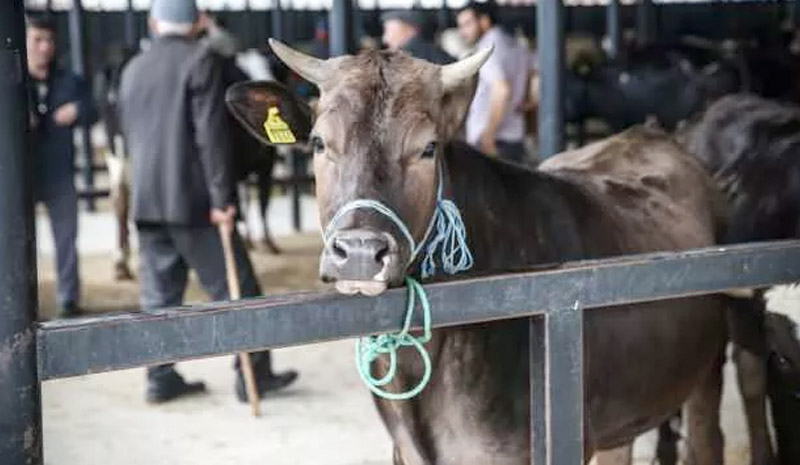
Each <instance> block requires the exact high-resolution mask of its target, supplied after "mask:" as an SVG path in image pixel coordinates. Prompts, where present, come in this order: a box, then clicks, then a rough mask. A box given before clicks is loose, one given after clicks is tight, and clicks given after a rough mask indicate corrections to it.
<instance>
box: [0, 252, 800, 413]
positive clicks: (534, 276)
mask: <svg viewBox="0 0 800 465" xmlns="http://www.w3.org/2000/svg"><path fill="white" fill-rule="evenodd" d="M798 280H800V241H791V242H785V241H784V242H773V243H760V244H747V245H732V246H726V247H725V248H722V249H720V248H719V247H715V248H710V249H705V250H692V251H685V252H679V253H655V254H650V255H637V256H629V257H623V258H617V259H609V260H603V261H583V262H577V263H567V264H563V265H560V266H559V267H556V268H555V269H554V270H541V269H537V270H534V271H528V272H525V273H512V274H507V275H499V276H490V277H483V278H471V279H460V280H457V281H452V282H443V283H435V284H428V285H426V286H425V291H426V293H427V294H428V298H429V300H430V301H431V302H435V303H436V318H435V319H434V327H435V328H446V327H450V326H456V325H457V326H462V325H469V324H475V323H481V322H484V321H497V320H505V319H510V318H527V317H530V316H534V315H543V314H545V313H551V312H552V310H551V311H548V310H546V309H555V311H559V310H558V309H572V307H573V305H574V304H575V302H576V301H578V302H580V304H581V306H582V307H583V308H585V309H595V308H598V307H608V306H612V305H626V304H633V303H638V302H648V301H652V300H663V299H667V298H675V297H684V296H696V295H701V294H714V293H718V292H720V291H723V290H726V289H739V288H753V287H766V286H771V285H774V284H782V283H791V282H796V281H798ZM532 302H535V304H532ZM406 303H407V302H406V291H405V289H395V290H391V291H388V292H386V293H384V294H383V295H381V296H380V297H375V298H371V299H364V298H357V297H354V298H344V297H342V296H341V295H338V294H335V293H321V294H314V293H305V294H292V295H275V296H270V297H265V298H261V299H251V300H248V301H247V302H244V303H243V302H216V303H212V304H205V305H197V306H193V307H189V308H186V307H182V308H168V309H163V310H158V311H156V312H149V313H132V314H117V315H107V316H102V317H95V318H92V319H91V320H86V319H84V320H57V321H49V322H46V323H43V324H41V325H40V329H39V332H38V336H37V338H38V346H39V353H38V357H39V370H40V371H39V376H40V378H41V379H42V380H45V381H46V380H48V379H55V378H63V377H67V376H76V375H85V374H89V373H99V372H102V371H110V370H119V369H126V368H133V367H137V366H145V365H158V364H162V363H167V362H174V361H179V360H188V359H192V358H198V357H207V356H213V355H222V354H227V353H236V352H252V351H254V350H261V349H263V348H275V347H285V346H289V345H300V344H308V343H312V342H319V341H330V340H333V339H344V338H347V337H353V336H356V335H360V334H378V333H388V332H393V331H399V330H400V327H401V326H402V324H403V318H404V316H405V311H406ZM593 311H595V310H593ZM596 311H602V310H596ZM414 324H415V325H419V324H420V320H419V319H417V320H415V321H414ZM182 334H191V335H192V337H190V338H188V339H187V338H182V337H176V336H175V335H182ZM557 367H558V366H557ZM556 369H558V368H556ZM0 421H2V419H0Z"/></svg>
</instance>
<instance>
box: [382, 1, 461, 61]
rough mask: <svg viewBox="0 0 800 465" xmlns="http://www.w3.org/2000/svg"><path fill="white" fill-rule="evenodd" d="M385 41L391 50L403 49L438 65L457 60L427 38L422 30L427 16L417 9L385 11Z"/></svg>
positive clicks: (383, 19) (415, 56) (413, 55)
mask: <svg viewBox="0 0 800 465" xmlns="http://www.w3.org/2000/svg"><path fill="white" fill-rule="evenodd" d="M381 20H382V21H383V43H384V44H385V45H386V46H387V47H389V49H391V50H403V51H405V52H407V53H408V54H409V55H411V56H412V57H414V58H421V59H423V60H426V61H429V62H431V63H436V64H437V65H446V64H448V63H452V62H454V61H455V60H454V59H453V57H451V56H450V55H448V54H447V53H446V52H445V51H443V50H442V49H440V48H439V47H437V46H436V44H434V43H432V42H430V41H428V40H426V39H425V38H424V37H423V34H422V31H423V29H424V27H425V17H424V16H423V15H422V13H420V12H419V11H415V10H395V11H389V12H386V13H384V14H383V15H382V16H381Z"/></svg>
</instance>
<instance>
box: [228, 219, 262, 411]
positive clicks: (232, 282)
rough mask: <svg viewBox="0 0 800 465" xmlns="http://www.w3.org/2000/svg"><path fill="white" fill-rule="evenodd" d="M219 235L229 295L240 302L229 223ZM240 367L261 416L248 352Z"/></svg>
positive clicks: (242, 356) (252, 405) (252, 403)
mask: <svg viewBox="0 0 800 465" xmlns="http://www.w3.org/2000/svg"><path fill="white" fill-rule="evenodd" d="M219 235H220V238H221V239H222V251H223V253H224V254H225V272H226V274H227V275H228V294H229V295H230V299H231V300H239V299H241V298H242V290H241V288H240V286H239V272H238V271H237V268H236V260H235V259H234V256H233V241H232V240H231V237H232V236H233V229H232V228H231V227H230V226H229V225H228V224H227V223H220V224H219ZM239 367H240V368H241V369H242V374H243V375H244V382H245V386H246V387H247V400H248V401H249V402H250V408H251V410H252V412H253V416H254V417H258V416H260V415H261V411H260V408H259V402H260V401H261V399H259V397H258V389H257V388H256V376H255V373H253V362H252V361H251V360H250V354H249V353H248V352H240V353H239Z"/></svg>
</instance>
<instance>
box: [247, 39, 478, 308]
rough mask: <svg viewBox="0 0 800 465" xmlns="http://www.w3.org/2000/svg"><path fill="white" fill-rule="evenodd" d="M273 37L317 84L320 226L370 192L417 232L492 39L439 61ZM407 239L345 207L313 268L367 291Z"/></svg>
mask: <svg viewBox="0 0 800 465" xmlns="http://www.w3.org/2000/svg"><path fill="white" fill-rule="evenodd" d="M271 45H272V48H273V51H274V52H275V53H276V54H277V55H278V57H279V58H281V60H283V61H284V62H285V63H286V64H287V65H288V66H289V67H290V68H292V69H293V70H294V71H295V72H297V73H298V74H299V75H301V76H303V77H304V78H305V79H307V80H308V81H311V82H312V83H314V84H316V85H317V87H318V88H319V89H320V99H319V102H318V104H317V106H316V108H315V112H314V113H315V115H314V122H313V128H312V129H311V131H310V133H309V136H308V144H309V146H310V148H311V150H312V151H313V154H314V173H315V176H316V194H317V202H318V204H319V213H320V221H321V224H322V225H323V228H324V227H325V226H326V225H329V224H330V222H331V220H332V219H333V218H334V217H335V216H336V215H337V212H340V210H341V209H342V207H343V206H345V205H348V204H350V203H351V202H353V201H354V200H357V199H370V200H375V201H378V202H380V203H382V204H383V205H385V206H387V207H389V208H390V209H391V210H392V211H393V212H394V213H395V214H396V215H397V216H398V217H399V219H400V220H402V222H403V223H404V224H405V225H406V227H407V229H408V232H410V234H411V235H412V236H413V239H414V241H415V242H419V241H421V240H423V237H424V236H425V233H426V231H427V229H428V225H429V222H430V221H431V218H432V217H433V214H434V210H435V207H436V193H437V187H438V182H439V173H438V170H439V166H440V163H438V160H439V159H440V157H441V156H442V155H441V152H442V148H443V145H444V143H445V142H446V141H449V140H451V139H452V138H453V137H454V136H455V135H456V134H457V132H458V131H459V130H460V128H461V125H462V122H463V119H464V116H465V115H466V112H467V109H468V108H469V104H470V102H471V100H472V96H473V93H474V90H475V76H476V74H477V72H478V70H479V68H480V67H481V65H483V63H484V62H485V61H486V59H487V58H488V57H489V55H490V53H491V49H487V50H484V51H481V52H479V53H477V54H476V55H473V56H471V57H469V58H466V59H464V60H462V61H460V62H457V63H454V64H451V65H446V66H438V65H434V64H431V63H428V62H425V61H422V60H417V59H414V58H411V57H410V56H408V55H406V54H404V53H399V52H386V51H383V52H369V53H365V54H362V55H358V56H344V57H338V58H332V59H329V60H320V59H316V58H313V57H310V56H307V55H304V54H302V53H300V52H297V51H295V50H293V49H291V48H289V47H287V46H285V45H283V44H281V43H279V42H276V41H271ZM257 96H258V95H257V94H255V95H254V97H257ZM261 100H265V99H263V98H262V99H261ZM245 107H249V108H251V109H252V108H253V104H252V103H247V104H246V105H245ZM259 112H260V114H261V115H265V114H266V112H267V109H266V108H264V107H263V105H262V106H261V107H260V110H258V111H256V113H259ZM251 113H252V110H251ZM261 118H262V119H261V121H263V116H262V117H261ZM240 119H241V118H240ZM251 126H253V125H252V124H251ZM259 130H261V129H260V128H258V127H256V130H255V132H258V131H259ZM262 131H263V130H262ZM262 140H265V139H264V138H263V137H262ZM265 141H266V140H265ZM411 249H412V247H411V245H410V242H409V241H408V239H407V236H406V235H405V234H404V233H403V231H402V230H401V228H399V227H398V226H397V225H396V224H395V223H394V222H393V221H392V220H390V219H389V217H388V216H387V215H385V214H381V213H379V212H377V211H375V210H374V209H369V208H359V209H355V210H350V211H348V212H347V213H346V214H344V215H340V217H339V218H337V220H336V221H335V222H334V223H333V224H332V225H330V228H329V230H328V232H327V234H326V244H325V249H324V250H323V252H322V257H321V260H320V277H321V278H322V279H323V280H325V281H329V282H334V281H335V282H336V283H337V289H338V290H339V291H340V292H345V293H356V292H361V293H364V294H370V295H374V294H377V293H380V292H382V291H383V290H385V289H386V288H387V287H388V286H392V285H397V284H399V283H401V282H402V280H403V277H404V276H405V274H406V268H407V267H408V265H409V261H410V260H411V257H412V255H413V251H412V250H411Z"/></svg>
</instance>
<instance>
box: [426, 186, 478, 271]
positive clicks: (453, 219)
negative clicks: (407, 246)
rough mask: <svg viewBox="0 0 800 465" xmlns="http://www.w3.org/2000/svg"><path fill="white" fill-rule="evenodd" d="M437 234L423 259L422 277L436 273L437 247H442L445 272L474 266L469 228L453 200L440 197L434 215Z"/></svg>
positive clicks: (441, 258)
mask: <svg viewBox="0 0 800 465" xmlns="http://www.w3.org/2000/svg"><path fill="white" fill-rule="evenodd" d="M434 222H435V224H436V226H435V229H436V236H434V237H433V239H431V241H430V243H428V247H427V249H426V250H425V258H423V259H422V264H421V273H422V278H423V279H427V278H430V277H431V276H434V275H435V274H436V261H435V260H434V257H435V256H436V249H438V248H441V253H440V255H441V257H440V258H439V260H440V261H441V262H442V268H443V269H444V272H445V273H447V274H449V275H454V274H456V273H458V272H461V271H466V270H469V269H470V268H472V265H473V263H474V260H473V258H472V252H470V250H469V245H468V244H467V228H466V227H465V226H464V220H463V219H462V218H461V212H459V211H458V207H457V206H456V204H455V203H453V201H451V200H445V199H441V198H440V199H439V202H438V205H437V207H436V213H435V217H434Z"/></svg>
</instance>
